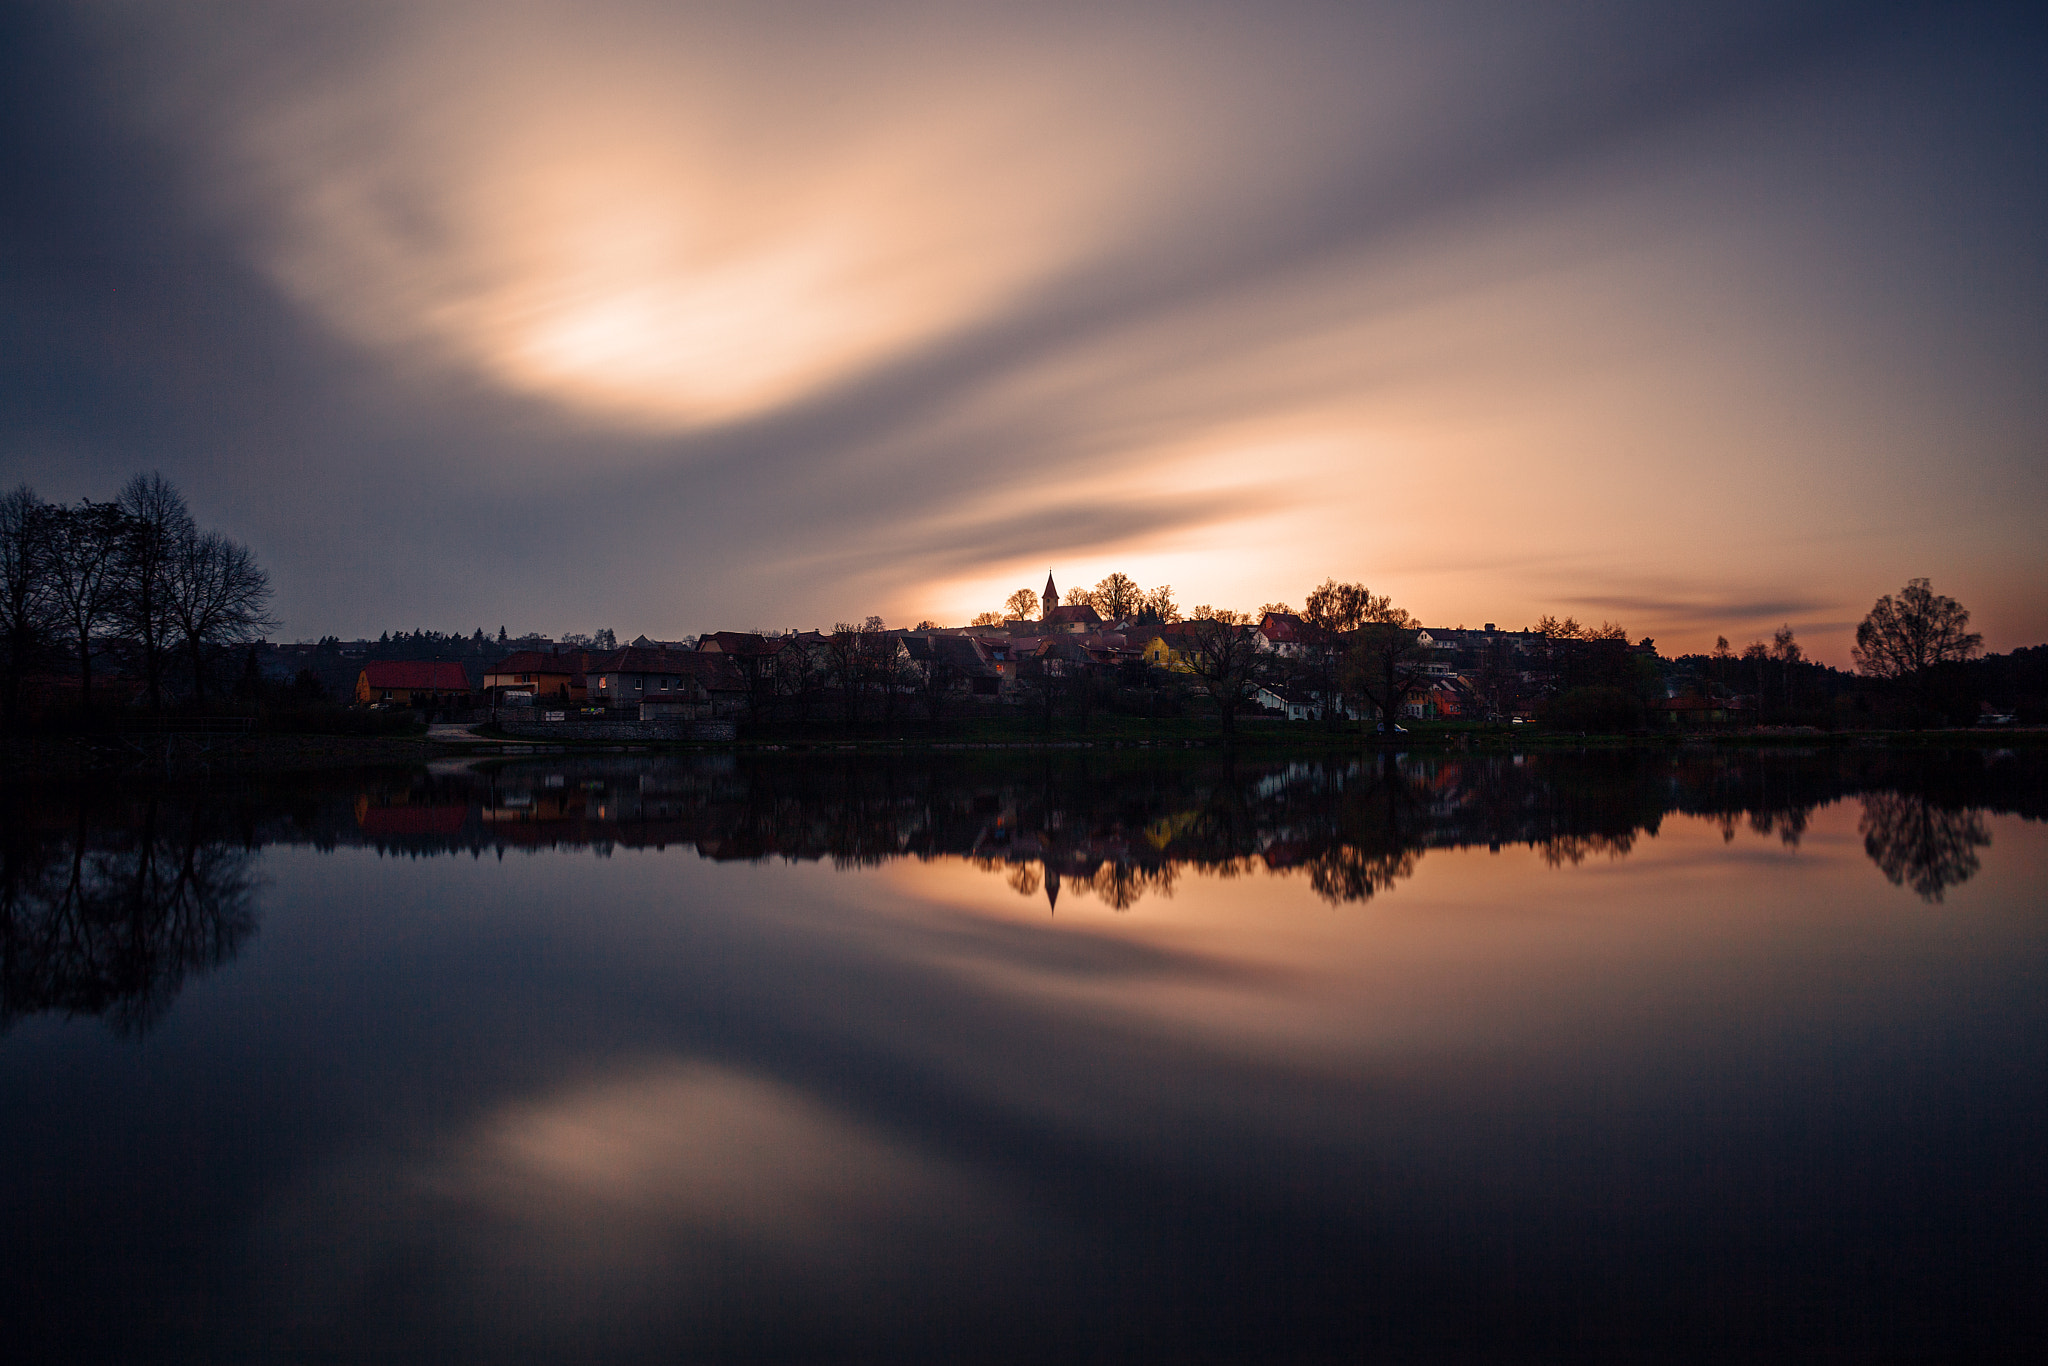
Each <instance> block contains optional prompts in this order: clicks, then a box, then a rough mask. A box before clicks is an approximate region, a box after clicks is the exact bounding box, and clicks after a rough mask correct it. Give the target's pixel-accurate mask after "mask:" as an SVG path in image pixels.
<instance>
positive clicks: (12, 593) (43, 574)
mask: <svg viewBox="0 0 2048 1366" xmlns="http://www.w3.org/2000/svg"><path fill="white" fill-rule="evenodd" d="M46 511H47V509H46V508H45V507H44V505H43V500H42V499H40V498H38V497H36V493H35V490H34V489H32V488H30V487H29V486H28V485H27V484H23V485H21V486H20V487H18V488H15V489H13V490H11V491H10V492H7V493H4V494H0V652H4V655H0V668H4V670H5V675H4V680H0V689H4V696H0V702H4V705H5V713H4V717H5V721H6V725H7V728H8V729H10V730H11V729H13V728H14V726H15V725H16V723H17V722H18V721H19V719H20V715H21V682H22V676H23V675H24V674H25V673H27V672H28V669H29V666H30V664H31V663H32V661H33V660H34V659H35V656H36V653H37V651H39V650H40V649H41V648H42V645H43V642H44V641H45V640H46V639H47V638H48V636H49V635H50V633H51V630H52V628H53V626H54V615H53V611H52V602H51V594H50V588H51V585H50V557H49V547H48V546H47V544H46V543H45V539H44V538H45V536H46V535H47V533H48V530H49V528H48V524H47V523H46V522H45V520H44V514H45V512H46Z"/></svg>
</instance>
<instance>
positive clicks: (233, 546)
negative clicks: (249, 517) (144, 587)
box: [170, 531, 277, 700]
mask: <svg viewBox="0 0 2048 1366" xmlns="http://www.w3.org/2000/svg"><path fill="white" fill-rule="evenodd" d="M170 600H171V613H172V616H173V618H174V619H175V620H176V623H177V628H178V634H179V635H180V636H181V637H182V638H183V643H184V648H185V653H186V658H187V660H188V661H189V662H190V664H191V666H192V695H193V696H194V697H195V698H198V699H201V700H203V699H204V698H205V696H206V655H207V652H208V651H209V650H218V649H222V648H225V647H228V646H233V645H242V644H249V643H252V642H254V641H256V640H259V639H261V638H262V636H263V633H264V632H265V631H269V630H274V629H275V628H276V626H277V621H276V618H274V617H272V616H271V615H270V576H269V575H268V574H266V573H264V572H263V569H262V567H261V566H260V565H258V564H257V563H256V557H255V556H254V555H252V554H250V553H249V548H248V547H247V546H245V545H243V544H241V543H240V542H239V541H231V540H229V539H228V538H227V537H225V536H223V535H221V534H220V533H218V532H214V531H206V532H201V533H199V534H198V535H196V536H192V537H190V538H188V539H187V541H186V543H185V545H184V547H183V548H182V550H181V551H180V552H179V554H178V556H177V558H176V561H175V564H174V567H173V572H172V574H171V577H170Z"/></svg>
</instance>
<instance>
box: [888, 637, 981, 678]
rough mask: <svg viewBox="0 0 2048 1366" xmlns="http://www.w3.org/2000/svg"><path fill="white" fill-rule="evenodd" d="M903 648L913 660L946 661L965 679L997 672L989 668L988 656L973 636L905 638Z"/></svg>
mask: <svg viewBox="0 0 2048 1366" xmlns="http://www.w3.org/2000/svg"><path fill="white" fill-rule="evenodd" d="M903 648H904V650H905V652H906V653H908V654H909V656H910V657H911V659H913V660H924V659H930V658H933V657H937V658H939V659H941V660H944V661H945V662H946V663H947V664H948V665H950V666H951V667H952V669H953V670H954V671H955V672H956V673H958V674H960V675H962V676H963V677H967V678H982V677H986V676H988V675H990V674H993V673H994V672H995V670H994V669H991V668H990V667H989V666H988V656H987V655H986V654H984V653H983V652H982V648H981V646H980V644H979V643H978V642H976V641H975V639H974V638H973V637H972V636H944V635H923V636H905V637H904V638H903Z"/></svg>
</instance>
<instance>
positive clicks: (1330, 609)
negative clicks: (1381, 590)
mask: <svg viewBox="0 0 2048 1366" xmlns="http://www.w3.org/2000/svg"><path fill="white" fill-rule="evenodd" d="M1371 597H1372V594H1371V593H1370V592H1368V591H1367V590H1366V587H1365V585H1364V584H1362V583H1339V582H1337V581H1336V580H1335V579H1324V580H1323V585H1322V587H1320V588H1318V589H1316V590H1315V591H1314V592H1312V593H1310V594H1309V595H1308V601H1307V603H1306V604H1304V605H1303V607H1302V613H1301V616H1302V620H1303V621H1306V622H1307V623H1308V624H1309V625H1311V626H1313V627H1315V628H1316V629H1317V630H1320V631H1326V632H1328V633H1329V634H1330V635H1333V636H1338V635H1342V634H1344V633H1345V632H1346V631H1355V630H1357V629H1358V628H1359V627H1360V626H1361V625H1363V624H1364V622H1365V609H1366V606H1367V600H1368V599H1370V598H1371Z"/></svg>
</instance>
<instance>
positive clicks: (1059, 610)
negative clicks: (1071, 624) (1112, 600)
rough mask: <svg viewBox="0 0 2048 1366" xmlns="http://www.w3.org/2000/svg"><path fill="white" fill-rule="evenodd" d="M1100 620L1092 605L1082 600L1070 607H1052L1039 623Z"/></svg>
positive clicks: (1100, 617)
mask: <svg viewBox="0 0 2048 1366" xmlns="http://www.w3.org/2000/svg"><path fill="white" fill-rule="evenodd" d="M1101 620H1102V616H1101V614H1100V613H1098V612H1097V611H1096V610H1095V609H1094V608H1093V607H1091V606H1089V605H1088V604H1087V603H1085V602H1083V603H1076V604H1075V605H1074V606H1072V607H1055V608H1053V609H1052V610H1051V611H1050V612H1047V613H1046V614H1045V618H1044V620H1043V621H1042V622H1041V625H1047V626H1049V625H1051V624H1052V623H1053V622H1056V621H1085V622H1099V621H1101Z"/></svg>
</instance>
